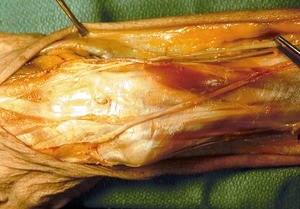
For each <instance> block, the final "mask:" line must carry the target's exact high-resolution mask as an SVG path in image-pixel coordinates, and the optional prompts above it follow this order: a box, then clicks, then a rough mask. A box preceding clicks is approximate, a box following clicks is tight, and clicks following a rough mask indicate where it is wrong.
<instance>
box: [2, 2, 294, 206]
mask: <svg viewBox="0 0 300 209" xmlns="http://www.w3.org/2000/svg"><path fill="white" fill-rule="evenodd" d="M66 2H67V4H68V5H69V6H70V8H71V9H72V11H73V12H74V13H75V14H76V16H77V17H78V19H79V20H81V21H84V22H97V21H122V20H132V19H141V18H150V17H162V16H174V15H183V14H197V13H207V12H218V11H230V10H249V9H270V8H300V0H227V1H225V0H66ZM68 25H70V21H69V20H68V19H67V17H66V16H65V15H64V13H63V12H62V11H61V10H60V9H59V7H58V5H57V4H56V2H55V0H1V1H0V31H1V32H4V31H5V32H13V33H24V32H40V33H51V32H52V31H54V30H57V29H61V28H63V27H66V26H68ZM67 208H270V209H273V208H287V209H299V208H300V167H289V168H268V169H239V170H229V171H218V172H211V173H206V174H199V175H189V176H170V175H167V176H162V177H157V178H154V179H152V180H146V181H128V180H121V179H113V178H104V179H103V180H102V181H100V182H99V183H98V184H97V186H96V187H95V188H94V189H93V190H91V191H90V192H89V193H87V194H85V195H84V196H82V197H81V198H78V199H76V200H74V201H73V202H71V203H70V204H69V205H68V206H66V207H65V209H67Z"/></svg>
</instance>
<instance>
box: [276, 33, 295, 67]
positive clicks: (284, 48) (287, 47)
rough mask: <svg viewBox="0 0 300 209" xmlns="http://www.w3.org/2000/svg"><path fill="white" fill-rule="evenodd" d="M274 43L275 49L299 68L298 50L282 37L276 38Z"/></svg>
mask: <svg viewBox="0 0 300 209" xmlns="http://www.w3.org/2000/svg"><path fill="white" fill-rule="evenodd" d="M275 41H276V42H277V43H278V46H277V48H278V49H279V50H280V51H281V52H282V53H284V54H285V55H286V56H287V57H288V58H290V59H291V60H292V61H293V62H294V63H295V64H296V65H298V67H300V50H299V49H298V48H297V47H296V46H294V45H293V44H291V43H290V42H289V41H287V40H286V39H285V38H283V37H282V36H278V37H277V38H276V39H275Z"/></svg>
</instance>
